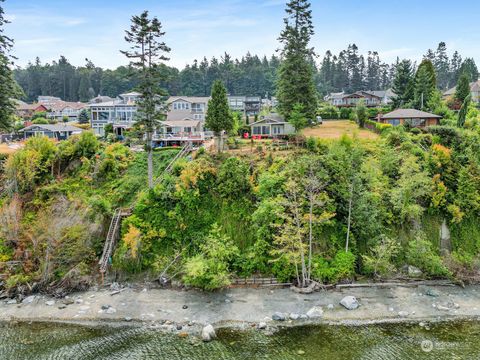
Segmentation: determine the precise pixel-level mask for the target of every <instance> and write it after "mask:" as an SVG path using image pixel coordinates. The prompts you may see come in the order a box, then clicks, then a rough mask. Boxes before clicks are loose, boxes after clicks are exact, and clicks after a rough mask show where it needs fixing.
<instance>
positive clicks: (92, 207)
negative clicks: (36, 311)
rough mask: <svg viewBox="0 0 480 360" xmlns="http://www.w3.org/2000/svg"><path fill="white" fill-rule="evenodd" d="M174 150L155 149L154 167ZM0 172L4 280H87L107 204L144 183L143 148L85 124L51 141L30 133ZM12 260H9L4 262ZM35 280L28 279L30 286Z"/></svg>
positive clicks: (48, 284)
mask: <svg viewBox="0 0 480 360" xmlns="http://www.w3.org/2000/svg"><path fill="white" fill-rule="evenodd" d="M174 153H176V150H164V151H161V152H157V153H155V156H154V167H155V173H156V174H157V175H158V174H159V173H160V172H161V171H162V169H163V168H164V167H165V166H166V164H167V162H168V160H169V159H170V158H171V157H172V156H173V154H174ZM3 163H4V164H3V166H2V171H1V173H0V184H2V187H1V199H0V206H1V207H0V224H1V229H0V273H5V274H6V275H8V277H7V280H6V284H5V285H6V286H7V287H14V286H20V288H19V289H20V290H22V289H23V290H24V291H25V290H26V289H28V288H27V287H26V286H25V287H24V286H23V285H25V284H29V287H30V290H34V289H50V288H52V289H55V288H56V287H61V288H63V289H66V288H68V287H69V286H77V285H78V284H84V285H88V284H90V282H91V281H92V279H91V278H89V277H88V275H90V274H92V273H93V274H95V273H97V271H98V269H97V266H96V263H97V261H98V257H99V255H100V254H101V251H102V248H103V241H104V239H105V232H106V230H108V222H109V219H110V216H111V214H112V211H113V209H115V208H117V207H119V206H128V205H129V204H130V203H131V202H133V201H134V200H135V199H136V197H137V195H138V193H139V192H140V191H142V190H143V189H146V188H147V175H146V174H147V171H146V153H145V152H140V153H133V152H132V151H130V150H129V148H127V147H125V146H124V145H121V144H119V143H111V144H107V143H100V142H99V141H98V140H97V139H96V137H95V136H94V135H93V134H92V133H91V132H85V133H83V134H82V135H81V136H74V137H71V138H70V139H69V140H68V141H63V142H60V143H58V144H55V143H54V142H53V141H52V140H49V139H47V138H31V139H29V140H28V141H27V143H26V145H25V147H24V148H23V149H22V150H20V151H18V152H16V153H15V154H13V155H11V156H10V157H9V158H8V159H6V160H4V161H3ZM10 261H19V262H20V263H19V264H17V265H15V264H14V265H12V266H13V267H11V266H10V265H8V264H6V263H5V262H10ZM33 284H36V286H33Z"/></svg>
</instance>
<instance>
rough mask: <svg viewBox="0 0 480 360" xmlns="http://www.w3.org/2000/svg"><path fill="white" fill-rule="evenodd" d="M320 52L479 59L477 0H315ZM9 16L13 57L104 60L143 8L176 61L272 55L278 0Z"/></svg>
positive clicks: (33, 3)
mask: <svg viewBox="0 0 480 360" xmlns="http://www.w3.org/2000/svg"><path fill="white" fill-rule="evenodd" d="M311 2H312V11H313V23H314V26H315V35H314V37H313V39H312V46H314V47H315V49H316V52H317V53H318V54H319V55H323V54H324V53H325V51H326V50H331V51H332V52H333V53H338V52H339V51H340V50H342V49H345V48H346V47H347V46H348V44H350V43H355V44H357V46H358V47H359V49H360V52H361V53H364V54H366V53H367V52H368V51H369V50H372V51H373V50H375V51H378V52H379V53H380V56H381V59H382V60H384V61H386V62H389V63H390V62H394V61H395V59H396V57H397V56H398V57H400V58H410V59H413V60H419V59H421V58H422V55H423V54H424V53H425V52H426V50H427V49H429V48H436V46H437V45H438V43H439V42H440V41H445V42H446V43H447V48H448V51H449V53H450V54H451V53H453V51H455V50H458V51H459V52H460V54H461V55H462V56H463V57H473V58H474V59H475V61H476V62H477V63H478V62H480V46H479V44H480V30H479V28H478V24H479V22H480V1H478V0H456V1H451V0H436V1H434V0H364V1H358V0H356V1H355V0H328V1H327V0H313V1H311ZM3 7H4V10H5V13H6V17H7V19H9V20H10V21H11V23H10V24H9V25H7V26H6V29H5V32H6V34H7V35H9V36H10V37H12V38H14V40H15V47H14V55H15V56H16V57H17V58H18V60H17V61H16V64H17V65H19V66H25V65H26V64H27V63H28V62H29V61H33V60H34V59H35V58H36V57H37V56H38V57H40V59H41V61H42V62H51V61H52V60H56V59H58V58H59V57H60V55H64V56H65V57H66V58H67V59H68V60H69V61H70V62H71V63H72V64H73V65H76V66H80V65H84V64H85V58H88V59H90V60H92V61H93V62H94V64H95V65H97V66H101V67H104V68H115V67H117V66H120V65H126V64H127V63H128V60H127V59H126V58H125V57H124V56H123V55H121V54H120V52H119V50H121V49H127V48H128V46H127V44H126V43H125V41H124V30H125V29H127V28H128V27H129V23H130V18H131V16H132V15H137V14H140V13H141V12H142V11H143V10H149V11H150V14H151V15H152V16H157V17H158V18H159V20H160V21H161V22H162V24H163V26H164V30H165V31H166V36H165V41H166V43H167V45H168V46H170V47H171V49H172V51H171V53H170V55H169V57H170V61H168V65H170V66H176V67H177V68H180V69H181V68H183V67H185V65H187V64H191V63H192V61H193V60H194V59H198V60H201V59H202V58H203V57H204V56H206V57H207V58H211V57H212V56H216V57H217V58H220V57H221V55H222V54H223V53H224V52H225V51H226V52H227V53H229V54H230V55H232V56H233V57H241V56H243V55H245V54H246V53H247V52H248V51H250V53H252V54H257V55H259V56H263V55H267V56H271V55H272V54H274V53H275V51H276V50H277V49H278V47H279V44H278V41H277V38H278V35H279V33H280V31H281V29H282V27H283V20H282V19H283V17H284V8H285V0H196V1H195V0H129V1H124V0H115V1H114V0H95V1H94V0H77V1H73V0H6V1H5V2H4V3H3Z"/></svg>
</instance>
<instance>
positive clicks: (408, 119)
mask: <svg viewBox="0 0 480 360" xmlns="http://www.w3.org/2000/svg"><path fill="white" fill-rule="evenodd" d="M441 118H442V117H441V116H438V115H435V114H430V113H427V112H425V111H420V110H416V109H397V110H395V111H392V112H389V113H388V114H385V115H382V114H379V115H378V122H380V123H383V124H391V125H393V126H398V125H405V124H409V125H410V126H412V127H421V128H423V127H427V126H432V125H439V123H440V119H441Z"/></svg>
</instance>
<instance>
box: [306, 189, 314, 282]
mask: <svg viewBox="0 0 480 360" xmlns="http://www.w3.org/2000/svg"><path fill="white" fill-rule="evenodd" d="M309 216H310V217H309V219H308V226H309V229H308V230H309V233H308V272H307V280H308V282H310V280H311V276H312V242H313V241H312V237H313V236H312V227H313V225H312V223H313V198H312V196H310V211H309Z"/></svg>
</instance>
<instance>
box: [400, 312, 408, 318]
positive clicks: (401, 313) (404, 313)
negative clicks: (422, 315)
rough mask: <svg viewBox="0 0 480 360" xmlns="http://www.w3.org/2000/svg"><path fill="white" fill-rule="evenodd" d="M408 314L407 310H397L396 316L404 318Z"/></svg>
mask: <svg viewBox="0 0 480 360" xmlns="http://www.w3.org/2000/svg"><path fill="white" fill-rule="evenodd" d="M408 315H410V314H409V313H408V311H399V312H398V316H400V317H401V318H406V317H408Z"/></svg>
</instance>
